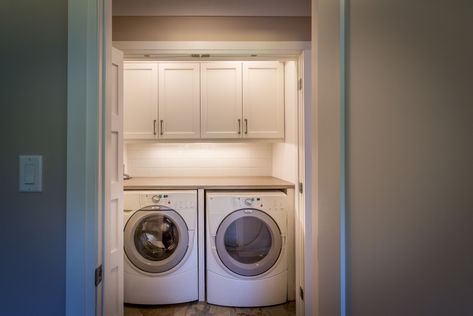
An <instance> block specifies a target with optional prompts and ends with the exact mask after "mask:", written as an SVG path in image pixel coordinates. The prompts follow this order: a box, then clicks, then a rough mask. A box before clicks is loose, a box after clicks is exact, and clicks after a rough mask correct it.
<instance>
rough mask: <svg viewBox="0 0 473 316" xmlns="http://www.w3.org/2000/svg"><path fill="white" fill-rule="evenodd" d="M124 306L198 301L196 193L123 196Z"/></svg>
mask: <svg viewBox="0 0 473 316" xmlns="http://www.w3.org/2000/svg"><path fill="white" fill-rule="evenodd" d="M124 215H125V221H124V222H125V227H124V248H125V258H124V261H125V262H124V292H125V293H124V300H125V303H132V304H153V305H154V304H174V303H182V302H190V301H195V300H197V299H198V260H197V192H196V191H195V190H184V191H125V211H124Z"/></svg>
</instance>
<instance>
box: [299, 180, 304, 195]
mask: <svg viewBox="0 0 473 316" xmlns="http://www.w3.org/2000/svg"><path fill="white" fill-rule="evenodd" d="M303 192H304V184H302V182H299V193H301V194H302V193H303Z"/></svg>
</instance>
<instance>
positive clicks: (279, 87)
mask: <svg viewBox="0 0 473 316" xmlns="http://www.w3.org/2000/svg"><path fill="white" fill-rule="evenodd" d="M283 71H284V70H283V65H282V63H280V62H278V61H260V62H244V63H243V129H244V130H243V136H244V137H247V138H283V137H284V72H283Z"/></svg>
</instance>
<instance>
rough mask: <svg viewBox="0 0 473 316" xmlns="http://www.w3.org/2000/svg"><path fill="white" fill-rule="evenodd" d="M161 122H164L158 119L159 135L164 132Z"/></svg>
mask: <svg viewBox="0 0 473 316" xmlns="http://www.w3.org/2000/svg"><path fill="white" fill-rule="evenodd" d="M163 124H164V121H163V120H160V121H159V127H160V132H159V135H161V136H162V135H163V133H164V125H163Z"/></svg>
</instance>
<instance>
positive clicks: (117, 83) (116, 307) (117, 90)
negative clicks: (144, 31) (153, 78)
mask: <svg viewBox="0 0 473 316" xmlns="http://www.w3.org/2000/svg"><path fill="white" fill-rule="evenodd" d="M109 76H110V77H109V80H108V82H109V84H110V85H111V86H110V87H109V89H108V91H110V93H109V95H108V96H107V102H106V110H105V117H106V123H105V137H106V138H105V168H104V169H105V177H104V190H105V192H104V193H105V194H104V199H105V201H104V226H103V227H104V260H103V275H104V277H103V281H104V296H103V299H104V302H103V315H107V316H122V315H123V259H124V258H123V54H122V52H120V51H119V50H116V49H113V50H112V66H111V70H110V75H109Z"/></svg>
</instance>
